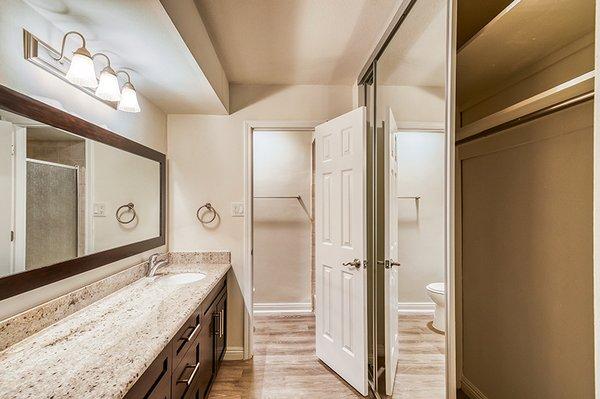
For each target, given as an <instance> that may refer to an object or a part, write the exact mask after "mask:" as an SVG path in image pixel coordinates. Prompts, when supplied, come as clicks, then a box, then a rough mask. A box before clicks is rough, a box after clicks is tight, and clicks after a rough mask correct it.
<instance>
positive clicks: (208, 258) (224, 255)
mask: <svg viewBox="0 0 600 399" xmlns="http://www.w3.org/2000/svg"><path fill="white" fill-rule="evenodd" d="M169 262H170V263H231V252H228V251H210V252H208V251H207V252H169Z"/></svg>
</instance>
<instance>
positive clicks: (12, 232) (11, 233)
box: [10, 230, 15, 242]
mask: <svg viewBox="0 0 600 399" xmlns="http://www.w3.org/2000/svg"><path fill="white" fill-rule="evenodd" d="M14 240H15V232H14V230H11V231H10V241H11V242H13V241H14Z"/></svg>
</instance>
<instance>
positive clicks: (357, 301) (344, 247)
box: [315, 107, 368, 396]
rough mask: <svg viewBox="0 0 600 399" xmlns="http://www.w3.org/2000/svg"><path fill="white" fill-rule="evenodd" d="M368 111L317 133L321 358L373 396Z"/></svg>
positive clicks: (318, 336)
mask: <svg viewBox="0 0 600 399" xmlns="http://www.w3.org/2000/svg"><path fill="white" fill-rule="evenodd" d="M365 117H366V108H365V107H361V108H358V109H355V110H354V111H351V112H348V113H347V114H344V115H342V116H339V117H337V118H335V119H333V120H330V121H329V122H326V123H323V124H322V125H319V126H317V127H316V129H315V133H316V157H317V159H316V187H315V200H316V202H315V208H316V209H315V213H316V214H315V230H316V294H317V299H316V307H315V312H316V348H317V356H318V357H319V359H321V360H322V361H323V362H325V363H326V364H327V365H328V366H329V367H330V368H331V369H332V370H333V371H335V372H336V373H337V374H339V375H340V376H341V377H342V378H343V379H344V380H346V382H348V383H349V384H350V385H352V386H353V387H354V388H355V389H356V390H357V391H358V392H360V393H361V394H362V395H365V396H366V395H367V393H368V386H367V304H366V301H367V296H366V291H367V279H366V277H367V276H366V270H365V268H364V260H363V259H364V251H365V250H364V245H365V228H364V227H365V209H364V208H365V155H366V154H365V140H366V120H365Z"/></svg>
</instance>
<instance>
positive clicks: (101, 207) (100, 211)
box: [94, 202, 106, 218]
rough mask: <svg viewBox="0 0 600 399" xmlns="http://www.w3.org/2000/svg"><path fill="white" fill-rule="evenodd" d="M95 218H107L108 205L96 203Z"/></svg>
mask: <svg viewBox="0 0 600 399" xmlns="http://www.w3.org/2000/svg"><path fill="white" fill-rule="evenodd" d="M94 217H96V218H104V217H106V203H104V202H95V203H94Z"/></svg>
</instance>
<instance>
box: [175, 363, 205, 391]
mask: <svg viewBox="0 0 600 399" xmlns="http://www.w3.org/2000/svg"><path fill="white" fill-rule="evenodd" d="M192 367H193V368H194V371H192V374H191V375H190V378H188V379H187V380H182V379H181V375H183V373H184V372H185V370H187V369H189V368H192ZM198 368H200V362H198V363H196V364H195V365H194V366H189V365H186V366H185V367H184V368H183V372H182V373H181V375H180V376H179V379H178V380H177V383H178V384H186V385H187V386H189V385H190V384H191V383H192V381H193V380H194V376H195V375H196V373H197V372H198Z"/></svg>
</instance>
